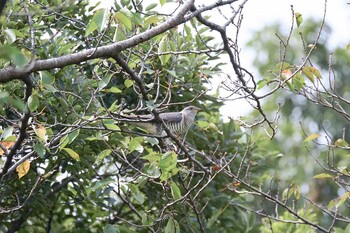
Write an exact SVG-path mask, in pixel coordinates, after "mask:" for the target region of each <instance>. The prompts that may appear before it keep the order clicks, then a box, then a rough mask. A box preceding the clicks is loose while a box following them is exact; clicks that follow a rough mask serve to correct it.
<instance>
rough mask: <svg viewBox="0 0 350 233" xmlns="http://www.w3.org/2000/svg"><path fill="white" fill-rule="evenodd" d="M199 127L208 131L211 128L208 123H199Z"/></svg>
mask: <svg viewBox="0 0 350 233" xmlns="http://www.w3.org/2000/svg"><path fill="white" fill-rule="evenodd" d="M197 125H198V126H199V127H200V128H202V129H206V128H208V127H209V122H207V121H197Z"/></svg>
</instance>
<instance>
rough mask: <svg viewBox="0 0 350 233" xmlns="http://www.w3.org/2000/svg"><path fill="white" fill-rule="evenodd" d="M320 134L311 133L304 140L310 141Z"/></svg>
mask: <svg viewBox="0 0 350 233" xmlns="http://www.w3.org/2000/svg"><path fill="white" fill-rule="evenodd" d="M319 136H320V135H319V134H317V133H313V134H310V135H309V136H308V137H307V138H305V140H304V142H308V141H311V140H314V139H315V138H318V137H319Z"/></svg>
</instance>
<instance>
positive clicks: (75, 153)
mask: <svg viewBox="0 0 350 233" xmlns="http://www.w3.org/2000/svg"><path fill="white" fill-rule="evenodd" d="M63 150H65V151H66V152H67V153H68V154H69V156H70V157H72V158H73V159H75V160H76V161H80V157H79V154H78V153H77V152H75V151H74V150H72V149H70V148H63Z"/></svg>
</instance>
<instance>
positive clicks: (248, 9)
mask: <svg viewBox="0 0 350 233" xmlns="http://www.w3.org/2000/svg"><path fill="white" fill-rule="evenodd" d="M91 1H92V2H97V1H102V2H103V4H101V6H102V7H109V6H110V5H113V3H114V1H112V0H91ZM117 1H118V0H117ZM146 1H147V2H150V3H152V2H157V0H146ZM146 1H144V2H146ZM215 1H216V0H205V1H203V0H197V1H196V3H197V5H198V3H200V4H209V3H211V2H215ZM174 2H175V0H174ZM241 2H243V0H239V1H238V2H237V4H239V3H241ZM325 2H326V3H327V9H326V22H327V23H328V24H329V25H330V27H331V28H332V34H331V35H330V40H329V43H328V46H329V48H331V49H332V48H336V47H339V46H342V47H346V45H347V44H349V43H350V27H349V25H350V4H347V3H350V0H248V2H247V3H246V4H245V5H244V9H243V17H244V18H243V23H242V27H241V31H240V35H239V38H240V39H239V43H240V45H239V47H240V49H241V50H242V51H241V55H242V57H241V64H242V65H243V66H244V67H245V68H246V69H248V70H250V71H253V74H254V70H256V69H255V68H254V66H253V64H252V59H251V57H252V56H254V51H252V50H245V44H246V43H247V42H248V41H249V39H251V37H252V34H253V33H254V32H255V31H258V30H259V29H262V28H263V27H265V26H267V25H270V24H272V23H276V22H280V24H281V25H284V27H285V30H286V31H288V30H289V29H290V25H291V19H292V11H291V5H293V9H294V12H299V13H301V14H302V16H303V19H304V21H305V20H306V19H309V18H313V19H315V20H319V22H320V23H321V20H322V17H323V14H324V11H325ZM233 5H235V4H233ZM166 6H167V4H165V5H164V7H163V8H164V11H167V10H169V9H166ZM170 10H173V8H171V9H170ZM255 75H256V74H255ZM232 109H235V111H232ZM251 110H252V108H251V107H250V106H249V105H248V104H247V103H245V102H244V101H238V100H235V101H233V102H228V103H227V104H226V106H224V107H223V108H222V109H221V113H222V114H223V116H224V117H225V118H227V117H233V118H237V117H239V116H242V115H245V114H248V113H249V111H251Z"/></svg>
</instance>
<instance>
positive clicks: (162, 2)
mask: <svg viewBox="0 0 350 233" xmlns="http://www.w3.org/2000/svg"><path fill="white" fill-rule="evenodd" d="M166 1H167V0H159V3H160V5H161V6H163V5H164V4H165V3H166Z"/></svg>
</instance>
